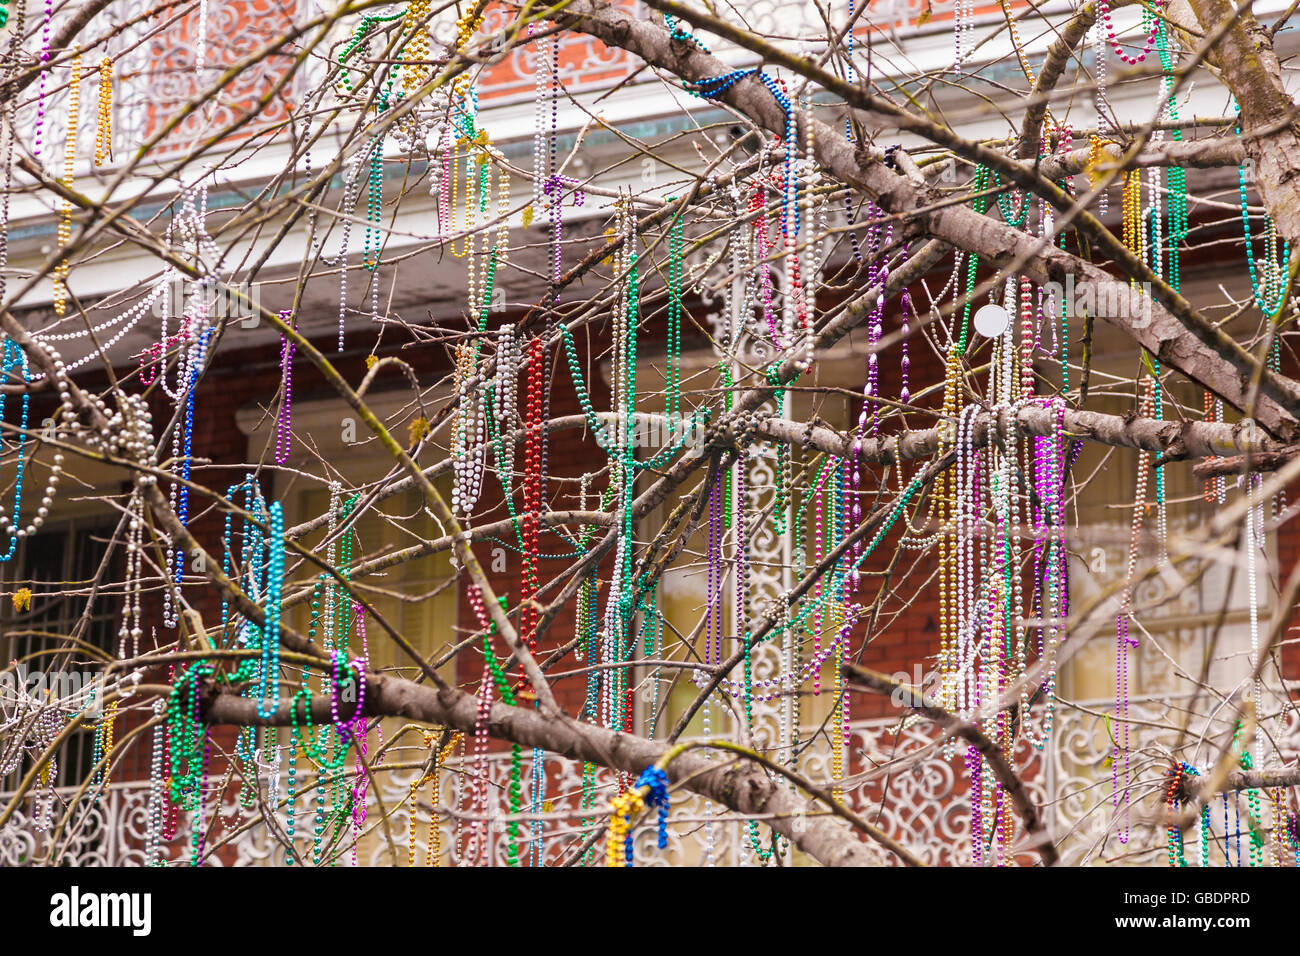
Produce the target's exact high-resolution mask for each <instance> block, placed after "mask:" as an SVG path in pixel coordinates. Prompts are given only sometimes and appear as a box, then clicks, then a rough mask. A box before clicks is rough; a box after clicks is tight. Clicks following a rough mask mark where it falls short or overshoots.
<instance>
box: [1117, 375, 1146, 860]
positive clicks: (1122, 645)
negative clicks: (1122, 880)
mask: <svg viewBox="0 0 1300 956" xmlns="http://www.w3.org/2000/svg"><path fill="white" fill-rule="evenodd" d="M1154 395H1155V382H1154V379H1153V378H1152V377H1151V376H1149V375H1145V376H1143V394H1142V402H1141V404H1140V406H1139V409H1138V414H1139V415H1140V416H1143V417H1147V418H1149V417H1150V416H1151V406H1152V404H1153V401H1154ZM1149 457H1150V453H1149V452H1147V451H1145V450H1142V451H1139V452H1138V472H1137V489H1136V491H1135V493H1134V496H1133V497H1134V501H1133V522H1132V533H1131V534H1130V536H1129V548H1128V561H1127V564H1126V567H1125V573H1124V581H1125V584H1124V590H1123V592H1122V606H1121V608H1120V612H1119V615H1118V617H1117V622H1116V635H1115V721H1116V723H1117V724H1118V725H1119V727H1118V734H1117V736H1116V741H1115V753H1114V756H1113V759H1112V764H1111V793H1112V803H1113V805H1114V808H1115V811H1116V813H1117V814H1120V813H1122V817H1121V823H1120V828H1119V832H1118V836H1119V841H1120V842H1121V843H1125V844H1127V843H1128V838H1129V822H1128V821H1129V810H1128V806H1129V790H1130V789H1131V787H1132V781H1133V778H1132V769H1131V766H1130V759H1129V758H1130V753H1129V741H1130V733H1131V727H1130V724H1129V719H1128V708H1129V652H1130V649H1131V648H1134V647H1137V646H1138V641H1137V639H1136V638H1134V637H1131V636H1130V635H1129V621H1130V620H1131V618H1132V615H1133V576H1134V573H1135V572H1136V570H1137V553H1138V541H1139V537H1140V535H1141V533H1142V521H1143V518H1144V516H1145V514H1146V489H1147V471H1148V468H1147V461H1148V459H1149ZM1121 806H1122V808H1123V809H1122V811H1121Z"/></svg>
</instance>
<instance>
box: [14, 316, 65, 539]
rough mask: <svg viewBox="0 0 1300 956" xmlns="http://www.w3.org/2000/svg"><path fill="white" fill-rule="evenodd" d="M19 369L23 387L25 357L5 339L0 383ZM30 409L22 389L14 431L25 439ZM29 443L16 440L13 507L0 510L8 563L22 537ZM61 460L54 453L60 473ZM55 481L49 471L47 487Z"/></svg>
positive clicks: (27, 392) (55, 474)
mask: <svg viewBox="0 0 1300 956" xmlns="http://www.w3.org/2000/svg"><path fill="white" fill-rule="evenodd" d="M19 368H21V369H22V380H23V382H24V384H25V383H27V382H29V381H31V376H30V374H29V371H28V364H27V353H26V352H25V351H24V350H23V349H22V347H21V346H20V345H19V344H18V343H17V342H15V341H14V340H13V339H11V338H8V337H6V338H5V340H4V358H3V361H2V362H0V379H3V380H4V381H6V382H8V381H10V379H11V378H12V377H14V372H15V371H16V370H17V369H19ZM6 394H7V393H5V392H0V421H3V420H4V412H5V396H6ZM30 407H31V392H30V390H28V389H24V390H23V397H22V410H21V411H20V412H19V421H18V427H19V429H20V434H21V435H25V434H26V433H27V416H28V411H29V409H30ZM31 440H32V439H30V438H28V439H26V440H25V441H24V440H23V439H22V438H20V439H19V442H18V451H17V454H16V455H15V456H14V468H15V471H14V503H13V507H12V508H11V509H9V510H5V509H0V533H5V534H8V535H9V547H8V548H7V549H5V551H4V553H3V554H0V561H8V560H9V559H10V558H12V557H13V556H14V555H15V554H16V553H17V551H18V539H19V538H22V537H26V529H23V528H22V527H21V525H20V521H21V520H22V518H21V516H22V502H23V466H24V461H25V460H26V458H27V457H28V455H26V454H25V448H26V446H27V445H28V444H29V443H30V442H31ZM62 459H63V455H62V453H61V452H60V453H57V454H56V456H55V465H57V466H59V468H60V470H62V464H63V462H62ZM57 480H58V472H56V471H54V470H53V469H51V473H50V482H51V484H53V483H56V482H57ZM49 497H50V493H49V491H48V490H47V492H46V499H49ZM48 506H49V505H48V503H47V502H43V503H42V507H48Z"/></svg>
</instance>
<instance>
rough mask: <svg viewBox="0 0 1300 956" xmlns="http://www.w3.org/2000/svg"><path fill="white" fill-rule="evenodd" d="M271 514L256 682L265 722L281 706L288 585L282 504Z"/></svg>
mask: <svg viewBox="0 0 1300 956" xmlns="http://www.w3.org/2000/svg"><path fill="white" fill-rule="evenodd" d="M269 511H270V521H269V524H270V533H269V535H268V536H267V569H266V605H265V616H264V618H263V620H264V622H265V623H264V624H263V626H262V656H261V662H260V666H259V670H258V674H257V682H256V688H257V714H258V716H259V717H262V718H264V719H265V718H269V717H270V716H271V715H272V714H274V713H275V711H276V710H277V709H278V708H279V706H280V595H281V593H282V589H283V586H284V511H283V509H282V508H281V506H280V502H278V501H273V502H271V506H270V509H269Z"/></svg>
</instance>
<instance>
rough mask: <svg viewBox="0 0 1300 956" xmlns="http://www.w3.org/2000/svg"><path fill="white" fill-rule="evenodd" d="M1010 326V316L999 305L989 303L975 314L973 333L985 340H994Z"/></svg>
mask: <svg viewBox="0 0 1300 956" xmlns="http://www.w3.org/2000/svg"><path fill="white" fill-rule="evenodd" d="M1010 324H1011V316H1010V315H1008V314H1007V310H1006V309H1004V308H1002V306H1000V305H996V304H994V303H992V302H990V303H989V304H988V305H985V306H981V307H980V309H979V311H977V312H976V313H975V331H976V332H978V333H979V334H980V335H982V336H984V337H985V338H986V339H996V338H997V337H998V336H999V335H1001V334H1002V333H1003V332H1005V331H1006V330H1007V326H1009V325H1010Z"/></svg>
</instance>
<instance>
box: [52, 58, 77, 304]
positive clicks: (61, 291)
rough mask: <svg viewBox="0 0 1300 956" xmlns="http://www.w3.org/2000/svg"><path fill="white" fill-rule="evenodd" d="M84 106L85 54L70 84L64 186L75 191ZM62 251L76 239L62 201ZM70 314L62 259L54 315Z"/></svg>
mask: <svg viewBox="0 0 1300 956" xmlns="http://www.w3.org/2000/svg"><path fill="white" fill-rule="evenodd" d="M80 106H81V51H80V50H79V49H78V50H77V51H76V52H75V53H74V55H73V57H72V78H71V80H70V81H69V84H68V138H67V142H66V143H65V145H64V147H63V178H62V182H63V185H64V186H67V187H69V188H71V186H72V177H73V174H74V172H75V171H76V162H77V117H78V113H79V112H80ZM58 238H59V248H60V249H65V248H67V245H68V243H69V242H70V241H71V239H72V203H71V202H69V201H68V200H66V199H60V200H59V226H58ZM67 311H68V260H67V259H62V260H60V262H59V264H58V265H57V266H56V267H55V269H54V313H55V314H56V315H66V314H67Z"/></svg>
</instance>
